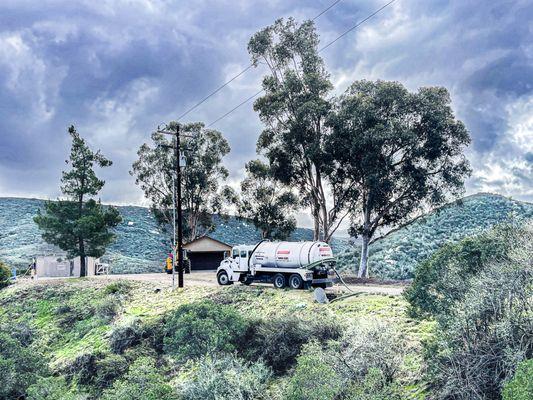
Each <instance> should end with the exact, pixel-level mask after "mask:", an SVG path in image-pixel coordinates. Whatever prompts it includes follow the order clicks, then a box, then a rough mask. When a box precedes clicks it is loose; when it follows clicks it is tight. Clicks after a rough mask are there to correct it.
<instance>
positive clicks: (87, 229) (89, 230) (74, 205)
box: [34, 126, 121, 276]
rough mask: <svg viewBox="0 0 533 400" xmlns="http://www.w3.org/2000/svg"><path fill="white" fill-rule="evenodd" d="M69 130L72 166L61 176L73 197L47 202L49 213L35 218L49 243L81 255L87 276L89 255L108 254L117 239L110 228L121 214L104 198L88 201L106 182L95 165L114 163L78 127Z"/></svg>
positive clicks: (70, 195)
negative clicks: (101, 201)
mask: <svg viewBox="0 0 533 400" xmlns="http://www.w3.org/2000/svg"><path fill="white" fill-rule="evenodd" d="M69 133H70V135H71V137H72V148H71V151H70V158H69V160H67V163H70V164H71V165H72V169H71V170H70V171H68V172H65V171H64V172H63V177H62V178H61V182H62V184H63V185H62V186H61V191H62V193H63V194H65V195H66V196H68V198H69V200H58V201H57V202H52V201H48V202H46V203H45V207H44V208H45V213H44V214H43V213H41V210H39V211H38V213H37V216H36V217H35V218H34V221H35V223H36V224H37V225H38V226H39V229H40V230H41V231H42V236H43V239H44V240H45V241H46V242H47V243H50V244H53V245H56V246H58V247H59V248H60V249H61V250H64V251H66V252H67V255H68V256H69V257H71V258H74V257H78V256H80V257H81V259H82V261H81V276H85V275H86V274H87V271H86V270H85V257H86V256H91V257H101V256H102V255H104V254H105V250H106V247H107V246H108V245H109V244H110V243H111V242H112V241H113V240H114V238H115V235H114V234H113V233H112V232H111V231H110V229H111V228H114V227H116V226H117V225H118V224H119V223H120V221H121V217H120V214H119V212H118V210H117V209H116V208H114V207H103V206H102V204H101V203H100V201H98V202H97V201H95V200H93V199H90V200H88V201H86V202H85V198H86V197H87V196H96V195H97V194H98V192H99V191H100V190H101V189H102V188H103V186H104V183H105V182H104V181H102V180H100V179H98V178H97V177H96V174H95V172H94V169H93V167H94V166H95V165H97V166H99V167H108V166H110V165H111V164H112V162H111V161H109V160H108V159H106V158H105V157H104V156H102V155H101V154H100V151H97V152H93V151H92V150H91V149H90V148H89V147H88V145H87V143H86V142H85V140H83V139H82V138H81V137H80V135H79V134H78V133H77V132H76V129H74V126H71V127H70V128H69Z"/></svg>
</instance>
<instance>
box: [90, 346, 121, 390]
mask: <svg viewBox="0 0 533 400" xmlns="http://www.w3.org/2000/svg"><path fill="white" fill-rule="evenodd" d="M128 367H129V362H128V360H127V359H126V358H125V357H123V356H121V355H117V354H109V355H107V356H106V357H105V358H102V359H99V360H97V361H96V363H95V368H96V375H95V377H94V386H95V387H96V388H97V390H102V389H105V388H107V387H109V386H111V385H112V384H113V382H114V381H115V380H116V379H118V378H120V377H122V376H123V375H124V374H125V373H126V372H127V371H128Z"/></svg>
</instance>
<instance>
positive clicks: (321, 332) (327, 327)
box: [245, 313, 342, 374]
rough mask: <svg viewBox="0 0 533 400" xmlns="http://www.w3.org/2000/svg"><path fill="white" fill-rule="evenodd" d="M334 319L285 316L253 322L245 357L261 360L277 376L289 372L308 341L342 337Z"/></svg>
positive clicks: (339, 327)
mask: <svg viewBox="0 0 533 400" xmlns="http://www.w3.org/2000/svg"><path fill="white" fill-rule="evenodd" d="M341 334H342V330H341V326H340V325H339V323H338V322H337V321H336V320H333V319H325V318H317V319H314V320H312V321H306V320H302V319H301V318H295V317H294V315H292V313H284V314H282V315H280V316H278V317H276V318H272V319H268V320H262V321H261V320H260V321H256V322H255V323H254V324H253V325H252V326H251V332H249V334H248V335H249V337H250V340H249V343H248V344H247V346H246V350H245V352H246V354H247V358H248V359H250V360H257V359H261V360H263V361H264V362H265V363H266V364H267V365H268V366H269V367H270V368H272V369H273V371H274V372H276V373H277V374H282V373H284V372H286V371H288V370H289V369H290V368H291V367H292V366H293V365H294V363H295V362H296V358H297V357H298V354H300V352H301V349H302V346H303V345H304V344H305V343H307V342H309V341H310V340H311V339H316V340H320V341H323V342H326V341H328V340H330V339H337V338H339V337H340V336H341Z"/></svg>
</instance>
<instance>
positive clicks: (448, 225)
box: [338, 193, 533, 279]
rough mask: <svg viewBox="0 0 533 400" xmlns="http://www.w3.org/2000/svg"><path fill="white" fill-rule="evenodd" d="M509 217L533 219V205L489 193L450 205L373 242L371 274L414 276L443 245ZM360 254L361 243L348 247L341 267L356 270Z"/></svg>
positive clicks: (340, 264) (478, 231)
mask: <svg viewBox="0 0 533 400" xmlns="http://www.w3.org/2000/svg"><path fill="white" fill-rule="evenodd" d="M509 218H513V219H515V220H518V221H521V220H525V219H531V218H533V204H531V203H526V202H520V201H517V200H512V199H509V198H507V197H504V196H500V195H496V194H489V193H479V194H476V195H472V196H468V197H465V198H463V199H461V200H460V201H458V202H453V203H450V204H447V205H445V206H443V207H441V208H439V209H438V210H435V211H433V212H431V213H429V214H427V215H425V216H422V217H420V218H418V219H416V220H414V221H413V222H411V223H410V224H408V225H406V226H403V227H402V228H400V229H398V230H395V231H391V232H390V233H389V234H388V235H386V236H385V237H384V238H383V239H380V240H378V241H376V242H375V243H373V244H372V245H371V246H370V251H369V253H370V261H369V263H370V274H371V275H372V276H379V277H382V278H390V279H408V278H412V274H413V270H414V267H415V266H416V264H417V263H418V262H420V261H422V260H424V259H426V258H427V257H428V256H430V255H431V254H432V253H433V252H434V251H435V250H437V249H438V248H439V247H441V246H442V245H443V244H445V243H448V242H457V241H460V240H462V239H464V238H465V237H468V236H473V235H476V234H479V233H481V232H483V231H485V230H487V229H489V228H490V227H492V226H494V225H495V224H499V223H502V222H504V221H506V220H508V219H509ZM359 253H360V247H359V246H358V245H353V246H352V247H351V248H347V249H346V250H344V251H343V252H342V253H341V254H339V255H338V260H339V268H340V269H351V270H353V269H354V268H355V265H358V264H359Z"/></svg>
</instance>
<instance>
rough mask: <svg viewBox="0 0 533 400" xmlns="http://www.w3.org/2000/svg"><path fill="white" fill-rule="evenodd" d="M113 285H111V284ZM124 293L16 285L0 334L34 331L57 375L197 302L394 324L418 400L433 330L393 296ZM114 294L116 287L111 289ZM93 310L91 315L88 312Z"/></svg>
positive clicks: (143, 289)
mask: <svg viewBox="0 0 533 400" xmlns="http://www.w3.org/2000/svg"><path fill="white" fill-rule="evenodd" d="M110 285H112V286H111V287H113V285H115V284H110ZM128 285H131V288H130V289H129V291H128V292H127V293H122V294H121V293H120V292H119V293H111V291H110V290H109V285H107V286H106V283H104V282H102V281H95V280H89V279H76V280H70V281H68V282H67V283H65V282H59V281H58V282H54V283H53V284H46V285H43V284H33V285H32V284H31V283H30V284H24V285H15V286H12V287H9V288H7V289H5V290H2V291H0V310H1V311H0V327H2V326H3V327H4V329H5V328H8V329H9V327H11V326H13V325H15V324H17V323H24V324H27V325H29V326H30V327H31V328H32V329H33V330H34V331H35V333H34V337H35V338H36V341H35V343H34V344H33V346H35V348H36V349H39V350H40V351H43V352H44V354H45V356H46V357H47V358H48V361H49V365H50V366H51V367H52V369H53V370H54V371H56V372H57V373H60V374H61V373H64V372H63V371H64V370H65V368H66V367H67V366H68V365H71V363H72V362H73V361H74V360H75V359H76V357H78V356H79V355H82V354H96V353H100V354H104V355H109V354H110V352H111V351H110V348H109V343H108V336H109V334H110V332H111V331H112V329H113V328H114V327H115V326H118V325H121V324H125V323H127V322H128V321H131V320H133V319H140V320H141V321H143V322H149V321H150V320H154V319H157V318H159V317H161V316H163V315H164V314H165V313H168V312H169V311H171V310H173V309H175V308H176V307H179V306H180V305H182V304H185V303H189V302H193V301H196V300H199V299H202V298H210V299H213V300H214V301H216V302H219V303H224V304H230V305H232V306H234V307H235V308H236V309H238V310H239V311H240V312H241V313H243V314H244V315H245V316H249V317H254V318H257V317H263V318H269V317H271V316H272V317H273V316H277V315H279V314H280V313H283V312H289V313H291V314H292V315H294V316H301V317H310V316H311V317H312V316H313V315H317V314H328V313H333V314H335V315H337V316H338V317H340V318H341V320H344V321H346V322H347V323H348V322H350V321H353V320H355V319H358V318H363V319H365V320H367V319H383V320H386V321H390V322H393V323H394V324H395V325H396V326H397V327H398V328H399V329H400V331H401V332H403V333H404V334H405V335H406V337H407V338H408V339H409V343H410V346H409V348H407V349H405V352H406V354H407V357H406V368H407V370H408V371H409V374H408V377H407V378H406V379H405V381H404V382H403V384H404V385H405V387H407V388H409V389H410V391H411V393H412V398H422V394H421V384H420V383H419V382H418V377H419V376H420V368H421V341H422V340H423V339H424V338H426V337H427V336H428V335H430V334H431V330H432V324H431V323H420V322H418V321H415V320H412V319H409V318H408V317H407V316H406V314H405V309H406V302H405V301H404V300H403V298H401V297H399V296H381V295H364V294H360V295H358V296H354V297H351V298H348V299H345V300H341V301H337V302H333V303H331V304H329V305H320V304H317V303H315V302H313V300H312V298H313V297H312V293H310V292H307V291H291V290H275V289H270V288H262V287H244V286H240V285H239V286H234V287H228V288H208V287H205V288H203V287H194V288H187V289H185V290H177V291H175V292H170V291H167V290H163V291H160V292H158V293H155V292H154V288H155V286H153V285H151V284H147V283H140V282H134V283H128ZM115 287H116V286H115ZM109 302H119V303H120V311H119V312H118V314H117V315H116V316H115V317H114V318H113V319H112V320H106V319H105V318H102V317H101V316H99V315H100V314H101V311H99V310H101V309H102V306H103V305H104V306H105V304H107V303H109ZM93 305H95V306H96V312H95V311H94V310H93V311H89V309H90V307H92V306H93ZM65 310H76V315H77V316H78V317H77V318H76V320H75V321H65V320H64V319H62V318H63V317H62V316H63V315H65V314H64V312H65Z"/></svg>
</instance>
